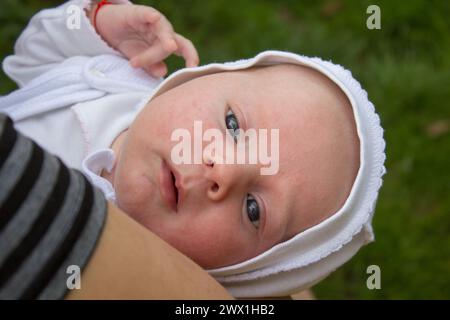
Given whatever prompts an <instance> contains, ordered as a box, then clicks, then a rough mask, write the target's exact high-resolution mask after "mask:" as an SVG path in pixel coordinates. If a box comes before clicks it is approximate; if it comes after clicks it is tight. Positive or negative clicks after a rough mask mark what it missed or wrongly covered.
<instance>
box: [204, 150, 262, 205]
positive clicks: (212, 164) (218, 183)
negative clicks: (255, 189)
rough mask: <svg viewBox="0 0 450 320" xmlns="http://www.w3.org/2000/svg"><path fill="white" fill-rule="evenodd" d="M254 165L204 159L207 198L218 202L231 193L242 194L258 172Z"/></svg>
mask: <svg viewBox="0 0 450 320" xmlns="http://www.w3.org/2000/svg"><path fill="white" fill-rule="evenodd" d="M255 167H256V166H255V165H248V164H236V163H228V164H227V163H225V162H223V161H217V159H212V158H209V159H205V168H204V169H205V178H206V180H207V191H206V194H207V196H208V198H210V199H211V200H213V201H220V200H222V199H224V198H225V197H226V196H227V195H229V194H230V193H232V192H238V193H241V192H242V193H244V192H247V191H245V190H246V189H247V188H248V186H249V184H250V182H251V181H252V180H253V179H254V175H255V173H256V172H259V171H258V170H257V168H255Z"/></svg>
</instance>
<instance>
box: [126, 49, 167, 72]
mask: <svg viewBox="0 0 450 320" xmlns="http://www.w3.org/2000/svg"><path fill="white" fill-rule="evenodd" d="M170 54H171V52H167V51H166V50H164V48H162V46H161V45H154V46H151V47H150V48H148V49H147V50H145V51H144V52H142V53H140V54H139V55H137V56H135V57H133V58H132V59H131V60H130V63H131V65H132V66H133V67H135V68H139V67H145V66H151V65H153V64H155V63H158V62H161V61H163V60H164V59H165V58H167V57H168V56H169V55H170Z"/></svg>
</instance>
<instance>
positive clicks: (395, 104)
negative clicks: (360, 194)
mask: <svg viewBox="0 0 450 320" xmlns="http://www.w3.org/2000/svg"><path fill="white" fill-rule="evenodd" d="M59 3H62V1H38V0H24V1H16V0H4V1H2V10H1V11H0V26H1V27H0V34H1V39H2V41H1V43H0V56H1V59H2V60H3V58H4V57H5V56H7V55H8V54H11V53H12V50H13V44H14V41H15V39H16V38H17V36H18V35H19V33H20V32H21V30H22V29H23V28H24V27H25V25H26V24H27V21H28V19H29V18H30V17H31V16H32V15H33V14H34V13H35V12H37V11H38V10H40V9H42V8H44V7H51V6H54V5H56V4H59ZM135 3H141V4H148V5H152V6H154V7H155V8H156V9H158V10H159V11H161V12H162V13H163V14H165V15H166V17H167V18H168V19H169V20H170V21H171V22H172V24H173V25H174V28H175V30H176V31H177V32H178V33H181V34H183V35H185V36H186V37H188V38H190V39H192V41H193V42H194V44H195V45H196V47H197V49H198V51H199V54H200V59H201V64H206V63H210V62H216V61H217V62H223V61H230V60H236V59H239V58H247V57H251V56H254V55H255V54H256V53H258V52H260V51H262V50H266V49H279V50H288V51H294V52H297V53H301V54H305V55H310V56H319V57H322V58H323V59H327V60H329V59H331V60H332V61H334V62H336V63H339V64H342V65H344V66H346V67H347V68H348V69H350V70H351V71H352V73H353V75H354V76H355V77H356V78H357V79H359V81H360V82H361V83H362V85H363V87H364V88H365V89H366V90H367V91H368V93H369V98H370V99H371V100H372V101H373V103H374V104H375V106H376V108H377V110H378V113H379V114H380V117H381V120H382V125H383V126H384V128H385V139H386V142H387V150H386V153H387V162H386V167H387V170H388V173H387V174H386V175H385V179H384V186H383V188H382V190H381V193H380V196H379V201H378V207H377V211H376V215H375V218H374V228H375V232H376V242H375V243H373V244H371V245H369V246H367V247H365V248H363V249H362V250H361V251H360V252H359V253H358V254H357V255H356V256H355V257H354V258H353V259H352V260H351V261H350V262H348V263H347V264H345V265H344V266H343V267H342V268H340V269H338V270H337V271H336V272H335V273H333V274H332V275H331V276H330V277H328V278H327V279H326V280H324V281H323V282H321V283H320V284H319V285H317V286H315V287H314V288H313V291H314V294H315V295H316V296H317V298H319V299H405V298H411V299H419V298H430V299H443V298H445V299H449V298H450V215H449V214H450V170H449V166H450V160H449V157H450V104H449V101H450V1H447V0H441V1H419V0H410V1H343V0H326V1H312V0H310V1H301V0H295V1H293V0H291V1H290V0H285V1H268V0H266V1H263V0H261V1H256V0H254V1H249V0H239V1H225V0H210V1H204V0H196V1H193V0H191V1H188V0H178V1H176V0H161V1H156V0H154V1H144V0H142V1H135ZM370 4H376V5H378V6H379V7H380V8H381V30H368V29H367V28H366V19H367V18H368V16H369V15H368V14H367V13H366V9H367V7H368V6H369V5H370ZM168 63H169V68H170V70H171V71H173V70H176V69H177V68H180V67H182V66H183V63H182V61H181V59H180V58H178V57H172V58H169V59H168ZM14 88H15V85H14V83H12V82H11V81H10V80H9V79H8V78H7V77H6V76H5V75H4V74H3V73H1V76H0V94H6V93H8V92H10V91H11V90H13V89H14ZM372 264H375V265H378V266H380V268H381V289H380V290H369V289H367V287H366V279H367V277H368V274H367V273H366V269H367V267H368V266H369V265H372Z"/></svg>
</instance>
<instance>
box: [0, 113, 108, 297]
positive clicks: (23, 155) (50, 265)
mask: <svg viewBox="0 0 450 320" xmlns="http://www.w3.org/2000/svg"><path fill="white" fill-rule="evenodd" d="M105 213H106V201H105V199H104V196H103V194H102V193H101V191H99V190H98V189H94V188H93V187H92V186H91V184H90V183H89V182H88V181H87V180H86V178H85V177H84V176H83V175H82V174H81V173H80V172H78V171H76V170H72V169H68V168H67V167H66V166H65V165H64V164H63V163H62V162H61V161H60V160H59V159H58V158H56V157H55V156H53V155H51V154H49V153H48V152H46V151H45V150H43V149H42V148H41V147H39V146H38V145H37V144H36V143H34V142H33V141H31V140H30V139H28V138H26V137H25V136H23V135H22V134H20V133H18V132H17V131H16V130H15V129H14V127H13V123H12V121H11V119H10V118H9V117H7V116H6V115H4V114H0V299H61V298H63V297H64V296H65V294H66V293H67V290H68V286H67V282H68V279H69V277H70V276H71V275H72V273H71V272H68V267H69V266H73V265H75V266H78V267H79V268H80V269H81V270H82V269H83V267H84V266H85V265H86V263H87V262H88V260H89V257H90V255H91V254H92V252H93V250H94V249H95V246H96V243H97V240H98V238H99V236H100V234H101V231H102V228H103V224H104V220H105ZM82 286H83V279H82V278H81V288H82Z"/></svg>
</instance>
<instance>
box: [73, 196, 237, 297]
mask: <svg viewBox="0 0 450 320" xmlns="http://www.w3.org/2000/svg"><path fill="white" fill-rule="evenodd" d="M108 207H109V209H108V216H107V219H106V225H105V229H104V231H103V233H102V235H101V238H100V241H99V243H98V245H97V248H96V249H95V252H94V254H93V256H92V258H91V260H90V261H89V263H88V264H87V267H86V268H85V270H84V271H83V273H82V276H81V290H72V291H71V292H70V293H69V294H68V295H67V298H68V299H99V298H100V299H230V298H231V296H230V295H229V293H228V292H227V291H226V290H225V289H224V288H223V287H222V286H221V285H220V284H219V283H218V282H217V281H216V280H214V279H213V278H212V277H211V276H210V275H209V274H208V273H207V272H206V271H204V270H203V269H202V268H201V267H200V266H198V265H197V264H195V263H194V262H193V261H192V260H191V259H189V258H187V257H186V256H184V255H183V254H181V253H180V252H179V251H177V250H175V249H174V248H173V247H171V246H170V245H168V244H167V243H166V242H164V241H162V240H161V239H160V238H159V237H157V236H156V235H155V234H153V233H152V232H149V231H148V230H147V229H145V228H144V227H142V226H141V225H140V224H138V223H137V222H135V221H134V220H132V219H131V218H129V217H128V216H127V215H125V214H124V213H122V212H121V211H120V210H119V209H117V208H116V207H115V206H114V205H112V204H109V206H108Z"/></svg>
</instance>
